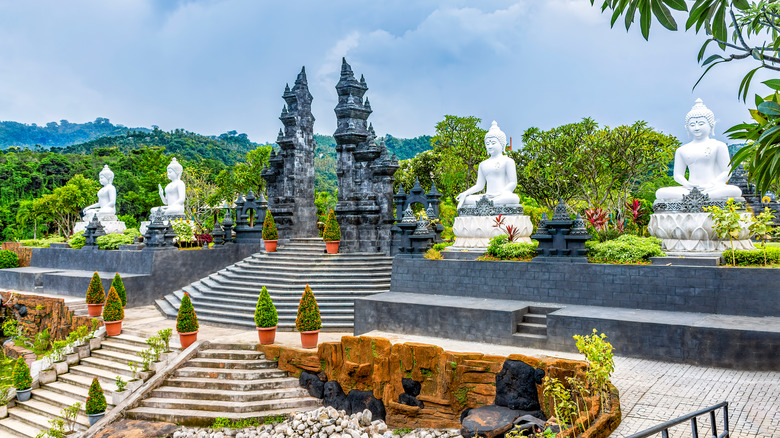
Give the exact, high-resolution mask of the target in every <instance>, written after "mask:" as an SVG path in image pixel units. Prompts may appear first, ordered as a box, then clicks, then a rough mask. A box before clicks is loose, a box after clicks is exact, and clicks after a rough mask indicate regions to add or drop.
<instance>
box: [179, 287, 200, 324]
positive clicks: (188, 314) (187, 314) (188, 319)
mask: <svg viewBox="0 0 780 438" xmlns="http://www.w3.org/2000/svg"><path fill="white" fill-rule="evenodd" d="M199 327H200V326H199V325H198V316H197V315H195V308H194V307H192V300H191V299H190V294H188V293H185V294H184V298H182V300H181V304H180V305H179V313H178V314H177V315H176V331H177V332H179V333H192V332H196V331H198V328H199Z"/></svg>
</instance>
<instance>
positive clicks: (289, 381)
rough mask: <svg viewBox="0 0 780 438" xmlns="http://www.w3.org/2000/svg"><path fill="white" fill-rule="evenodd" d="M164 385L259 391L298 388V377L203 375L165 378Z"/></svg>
mask: <svg viewBox="0 0 780 438" xmlns="http://www.w3.org/2000/svg"><path fill="white" fill-rule="evenodd" d="M165 385H166V386H170V387H178V388H201V389H211V390H217V389H219V390H223V391H226V390H232V391H261V390H265V389H286V388H299V383H298V379H296V378H292V377H274V378H267V379H255V380H218V379H212V378H207V377H206V378H204V377H176V378H173V379H167V380H166V381H165Z"/></svg>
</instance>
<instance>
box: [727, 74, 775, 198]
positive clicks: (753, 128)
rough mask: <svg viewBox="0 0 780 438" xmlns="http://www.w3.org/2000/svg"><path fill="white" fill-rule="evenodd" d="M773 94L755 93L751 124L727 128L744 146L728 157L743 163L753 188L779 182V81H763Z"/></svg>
mask: <svg viewBox="0 0 780 438" xmlns="http://www.w3.org/2000/svg"><path fill="white" fill-rule="evenodd" d="M764 84H766V85H768V86H769V87H770V88H772V89H773V90H774V93H773V94H771V95H769V96H766V97H764V98H761V97H760V96H758V95H756V97H755V103H756V109H751V110H750V116H751V117H752V118H753V120H754V122H753V123H741V124H739V125H736V126H732V127H731V128H730V129H728V130H727V131H726V133H730V134H731V135H730V137H731V138H734V139H740V140H744V141H745V142H746V143H747V145H746V146H745V147H743V148H742V149H740V150H739V151H738V152H737V153H736V154H734V156H733V157H732V159H731V162H732V166H737V165H738V164H740V163H743V162H744V163H745V164H746V168H747V170H748V174H749V176H750V181H751V182H754V183H755V184H756V190H757V191H759V192H765V191H767V190H770V188H771V187H772V186H773V185H777V184H779V183H780V168H778V166H777V163H778V162H780V94H778V90H780V81H778V80H777V79H773V80H769V81H765V82H764Z"/></svg>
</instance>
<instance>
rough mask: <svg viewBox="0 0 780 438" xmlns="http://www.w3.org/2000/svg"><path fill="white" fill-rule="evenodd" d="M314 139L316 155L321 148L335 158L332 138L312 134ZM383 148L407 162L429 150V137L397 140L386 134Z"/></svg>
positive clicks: (334, 143) (422, 136) (334, 141)
mask: <svg viewBox="0 0 780 438" xmlns="http://www.w3.org/2000/svg"><path fill="white" fill-rule="evenodd" d="M314 139H315V140H316V141H317V152H318V153H319V152H320V149H321V148H323V147H327V149H329V150H330V149H332V150H333V151H334V157H335V145H336V140H335V139H334V138H333V136H330V135H321V134H314ZM385 146H387V150H388V151H389V152H390V155H392V154H395V155H396V157H397V158H398V159H399V160H408V159H409V158H414V157H415V155H417V154H419V153H420V152H424V151H427V150H429V149H431V136H430V135H421V136H419V137H415V138H397V137H393V136H392V135H390V134H387V135H385Z"/></svg>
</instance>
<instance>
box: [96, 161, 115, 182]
mask: <svg viewBox="0 0 780 438" xmlns="http://www.w3.org/2000/svg"><path fill="white" fill-rule="evenodd" d="M98 179H99V180H100V184H102V185H104V186H105V185H109V184H113V182H114V172H112V171H111V169H109V168H108V164H106V165H104V166H103V170H101V171H100V173H99V174H98ZM103 181H105V182H103Z"/></svg>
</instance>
